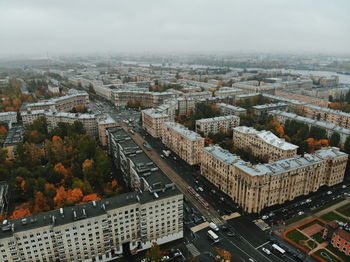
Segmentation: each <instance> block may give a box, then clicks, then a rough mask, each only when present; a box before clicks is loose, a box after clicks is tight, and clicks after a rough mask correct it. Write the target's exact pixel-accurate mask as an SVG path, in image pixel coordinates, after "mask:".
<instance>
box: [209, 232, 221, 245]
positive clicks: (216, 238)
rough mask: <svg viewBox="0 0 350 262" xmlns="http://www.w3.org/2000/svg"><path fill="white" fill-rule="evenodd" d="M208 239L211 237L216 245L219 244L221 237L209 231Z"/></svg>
mask: <svg viewBox="0 0 350 262" xmlns="http://www.w3.org/2000/svg"><path fill="white" fill-rule="evenodd" d="M208 237H210V239H211V240H213V242H214V243H217V242H219V237H218V235H217V234H215V233H214V231H213V230H208Z"/></svg>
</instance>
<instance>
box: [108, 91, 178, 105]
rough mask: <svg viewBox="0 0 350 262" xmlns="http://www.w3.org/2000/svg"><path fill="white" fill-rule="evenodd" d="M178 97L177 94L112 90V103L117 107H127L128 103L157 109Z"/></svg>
mask: <svg viewBox="0 0 350 262" xmlns="http://www.w3.org/2000/svg"><path fill="white" fill-rule="evenodd" d="M178 96H179V95H178V94H177V93H175V92H149V91H147V92H144V91H135V90H112V102H113V103H114V105H115V106H126V105H127V104H128V102H141V103H142V104H143V106H144V107H157V106H159V105H161V104H162V103H163V102H164V101H165V100H166V99H170V98H176V97H178Z"/></svg>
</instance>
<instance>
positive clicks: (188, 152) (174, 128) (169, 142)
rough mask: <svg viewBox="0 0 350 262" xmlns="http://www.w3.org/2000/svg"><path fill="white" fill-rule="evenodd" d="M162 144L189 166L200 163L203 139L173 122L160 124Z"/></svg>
mask: <svg viewBox="0 0 350 262" xmlns="http://www.w3.org/2000/svg"><path fill="white" fill-rule="evenodd" d="M162 142H163V144H164V145H166V146H167V147H168V148H170V149H171V150H172V151H173V152H175V153H176V154H177V155H178V156H179V157H180V158H181V159H183V160H184V161H186V162H187V163H188V164H190V165H196V164H199V163H200V154H201V151H202V148H203V147H204V138H203V137H201V136H200V135H199V134H197V133H196V132H193V131H191V130H189V129H187V128H186V127H184V126H183V125H181V124H179V123H175V122H164V123H163V124H162Z"/></svg>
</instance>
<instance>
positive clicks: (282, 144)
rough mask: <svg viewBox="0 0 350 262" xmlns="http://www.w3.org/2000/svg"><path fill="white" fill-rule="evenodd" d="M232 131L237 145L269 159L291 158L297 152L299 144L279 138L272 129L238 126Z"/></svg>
mask: <svg viewBox="0 0 350 262" xmlns="http://www.w3.org/2000/svg"><path fill="white" fill-rule="evenodd" d="M232 131H233V144H234V146H235V147H237V148H241V149H246V150H250V152H251V153H252V154H253V155H254V156H257V157H260V158H263V159H266V160H267V161H276V160H280V159H286V158H291V157H295V156H296V154H297V150H298V146H296V145H293V144H291V143H288V142H286V141H284V139H281V138H278V137H277V136H276V135H274V134H273V133H271V132H270V131H265V130H263V131H258V130H255V129H254V128H252V127H246V126H239V127H236V128H234V129H233V130H232Z"/></svg>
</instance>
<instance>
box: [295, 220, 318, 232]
mask: <svg viewBox="0 0 350 262" xmlns="http://www.w3.org/2000/svg"><path fill="white" fill-rule="evenodd" d="M315 224H319V225H321V226H324V224H323V223H322V222H321V221H319V220H317V219H316V220H314V221H311V222H310V223H307V224H305V225H303V226H301V227H299V229H300V230H303V229H305V228H308V227H309V226H312V225H315Z"/></svg>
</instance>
